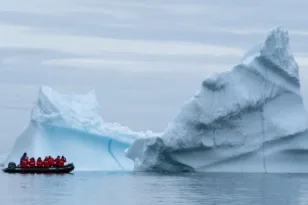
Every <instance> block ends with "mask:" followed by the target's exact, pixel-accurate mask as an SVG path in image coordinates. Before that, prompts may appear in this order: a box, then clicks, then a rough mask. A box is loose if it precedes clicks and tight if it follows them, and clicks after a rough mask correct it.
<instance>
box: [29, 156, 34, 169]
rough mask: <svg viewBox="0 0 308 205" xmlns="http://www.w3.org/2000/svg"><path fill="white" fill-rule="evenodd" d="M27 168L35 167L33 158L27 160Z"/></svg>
mask: <svg viewBox="0 0 308 205" xmlns="http://www.w3.org/2000/svg"><path fill="white" fill-rule="evenodd" d="M29 166H30V167H35V159H34V157H31V158H30V160H29Z"/></svg>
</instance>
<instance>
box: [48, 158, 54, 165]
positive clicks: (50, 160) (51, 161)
mask: <svg viewBox="0 0 308 205" xmlns="http://www.w3.org/2000/svg"><path fill="white" fill-rule="evenodd" d="M48 163H49V166H50V167H54V165H55V160H54V159H53V158H52V157H51V156H49V159H48Z"/></svg>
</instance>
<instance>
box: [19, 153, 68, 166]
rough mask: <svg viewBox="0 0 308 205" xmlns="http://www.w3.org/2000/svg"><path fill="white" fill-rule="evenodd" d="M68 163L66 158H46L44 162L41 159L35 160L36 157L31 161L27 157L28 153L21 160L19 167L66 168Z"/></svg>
mask: <svg viewBox="0 0 308 205" xmlns="http://www.w3.org/2000/svg"><path fill="white" fill-rule="evenodd" d="M65 162H66V158H65V157H64V156H61V157H60V156H57V157H56V158H53V157H51V156H46V157H45V159H44V160H42V159H41V157H39V158H37V160H35V158H34V157H31V158H30V159H29V158H28V156H27V153H24V154H23V155H22V157H21V158H20V164H19V165H18V167H21V168H25V167H37V168H49V167H64V164H65Z"/></svg>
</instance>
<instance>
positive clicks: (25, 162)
mask: <svg viewBox="0 0 308 205" xmlns="http://www.w3.org/2000/svg"><path fill="white" fill-rule="evenodd" d="M21 167H22V168H25V167H28V160H27V159H23V160H22V162H21Z"/></svg>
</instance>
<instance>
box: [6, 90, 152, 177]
mask: <svg viewBox="0 0 308 205" xmlns="http://www.w3.org/2000/svg"><path fill="white" fill-rule="evenodd" d="M99 111H100V108H99V105H98V103H97V100H96V94H95V92H94V91H90V92H88V93H86V94H79V95H77V94H60V93H58V92H56V91H55V90H53V89H52V88H50V87H48V86H44V85H42V86H41V87H40V89H39V94H38V99H37V102H36V103H35V105H34V107H33V109H32V110H31V120H30V122H29V124H28V126H27V127H26V129H25V130H24V131H23V132H22V133H21V134H20V136H18V137H17V139H16V141H15V144H14V146H13V148H12V150H11V152H10V153H9V154H8V156H7V157H6V158H5V161H4V166H7V164H8V163H9V162H11V161H13V162H16V163H18V162H19V160H20V157H21V156H22V154H23V153H24V152H27V153H28V156H30V157H31V156H33V157H36V158H37V157H45V156H49V155H51V156H57V155H60V156H61V155H64V156H66V158H67V160H68V162H73V163H74V164H75V167H76V168H75V170H76V171H132V170H133V161H131V160H130V159H128V158H127V157H125V150H126V149H127V148H128V147H129V146H130V144H131V143H132V142H133V141H134V140H135V139H137V138H144V137H150V136H155V135H157V134H155V133H153V132H151V131H147V132H134V131H132V130H130V129H129V128H127V127H123V126H121V125H119V124H117V123H106V122H104V121H103V119H102V118H101V116H100V114H99Z"/></svg>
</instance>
